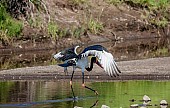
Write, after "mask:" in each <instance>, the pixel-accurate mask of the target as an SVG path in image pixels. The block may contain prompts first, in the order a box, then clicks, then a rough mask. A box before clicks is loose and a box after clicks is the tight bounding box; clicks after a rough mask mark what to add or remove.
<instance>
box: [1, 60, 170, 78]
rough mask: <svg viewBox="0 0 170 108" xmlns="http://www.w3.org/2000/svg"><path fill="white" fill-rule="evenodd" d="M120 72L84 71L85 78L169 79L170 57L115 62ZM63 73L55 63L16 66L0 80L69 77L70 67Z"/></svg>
mask: <svg viewBox="0 0 170 108" xmlns="http://www.w3.org/2000/svg"><path fill="white" fill-rule="evenodd" d="M117 64H118V66H119V68H120V70H121V71H122V74H120V76H119V77H116V78H115V77H113V78H111V77H109V76H108V75H107V74H106V73H105V72H104V71H103V69H101V68H98V67H97V66H95V67H94V69H93V70H92V72H85V78H86V79H91V80H93V79H94V80H96V79H98V80H123V79H125V80H126V79H127V80H129V79H139V80H140V79H149V80H150V79H151V80H154V79H165V80H169V79H170V57H162V58H149V59H143V60H132V61H121V62H117ZM68 72H69V75H65V74H64V72H63V68H61V67H59V66H57V65H50V66H37V67H26V68H16V69H10V70H2V71H0V80H32V79H44V80H51V79H70V75H71V72H72V68H69V69H68ZM74 79H81V70H80V69H77V70H76V72H75V76H74Z"/></svg>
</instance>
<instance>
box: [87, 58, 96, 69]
mask: <svg viewBox="0 0 170 108" xmlns="http://www.w3.org/2000/svg"><path fill="white" fill-rule="evenodd" d="M95 60H96V58H95V57H92V58H91V63H90V67H88V68H86V70H87V71H91V70H92V69H93V63H94V62H95Z"/></svg>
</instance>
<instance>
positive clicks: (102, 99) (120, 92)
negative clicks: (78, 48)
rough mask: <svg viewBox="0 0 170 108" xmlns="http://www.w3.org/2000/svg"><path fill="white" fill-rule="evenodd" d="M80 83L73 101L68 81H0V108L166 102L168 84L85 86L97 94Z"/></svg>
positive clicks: (152, 107)
mask: <svg viewBox="0 0 170 108" xmlns="http://www.w3.org/2000/svg"><path fill="white" fill-rule="evenodd" d="M79 82H80V81H74V82H73V90H74V94H75V96H76V98H75V99H74V98H73V95H72V90H71V88H70V85H69V81H66V80H58V81H56V80H52V81H45V80H44V81H42V80H41V81H37V80H35V81H5V82H4V81H1V82H0V94H1V95H0V108H9V107H12V108H18V107H28V108H74V107H75V106H79V107H83V108H90V107H91V108H92V107H93V108H101V106H102V105H107V106H109V107H110V108H130V106H131V105H134V104H138V105H139V106H142V105H143V101H142V100H143V96H144V95H147V96H149V97H150V99H151V101H150V103H148V108H160V105H159V104H160V101H161V100H163V99H164V100H166V101H167V102H170V97H169V95H170V82H169V81H113V82H87V83H86V84H87V85H88V86H90V87H92V88H94V89H96V90H97V91H98V93H99V95H98V96H96V95H95V94H94V93H93V92H92V91H89V90H87V89H84V88H82V87H81V84H80V83H79ZM167 108H168V107H167Z"/></svg>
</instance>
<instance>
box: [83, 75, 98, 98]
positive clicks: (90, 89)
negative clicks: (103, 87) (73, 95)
mask: <svg viewBox="0 0 170 108" xmlns="http://www.w3.org/2000/svg"><path fill="white" fill-rule="evenodd" d="M82 87H84V88H87V89H89V90H91V91H93V92H94V93H95V94H96V95H98V92H97V91H96V90H94V89H92V88H90V87H87V86H85V84H84V72H82Z"/></svg>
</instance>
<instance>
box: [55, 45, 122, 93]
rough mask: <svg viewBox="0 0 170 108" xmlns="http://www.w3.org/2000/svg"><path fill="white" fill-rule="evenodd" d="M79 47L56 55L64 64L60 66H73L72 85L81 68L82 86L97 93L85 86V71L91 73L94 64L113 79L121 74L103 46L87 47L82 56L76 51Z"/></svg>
mask: <svg viewBox="0 0 170 108" xmlns="http://www.w3.org/2000/svg"><path fill="white" fill-rule="evenodd" d="M78 47H79V46H76V47H74V48H70V49H66V50H64V51H61V52H59V53H57V54H55V55H54V58H55V59H58V60H61V61H63V62H64V64H59V66H62V67H64V68H65V69H67V67H68V66H73V73H72V76H71V81H70V84H72V78H73V74H74V71H75V69H76V68H80V69H81V70H82V86H84V87H85V88H88V89H90V90H92V91H94V92H96V91H95V90H93V89H91V88H89V87H87V86H85V85H84V71H85V70H87V71H91V70H92V69H93V64H94V63H96V64H97V65H98V66H99V67H101V68H103V69H104V71H105V72H106V73H107V74H108V75H109V76H111V77H112V76H115V77H116V76H118V75H119V73H121V72H120V70H119V69H118V67H117V64H116V62H115V61H114V59H113V56H112V54H111V53H109V52H108V51H107V49H106V48H105V47H103V46H101V45H92V46H89V47H86V48H85V49H84V50H83V51H82V52H81V53H80V54H77V52H76V50H77V48H78ZM89 57H90V58H91V59H90V61H89V60H88V58H89ZM89 63H90V67H89Z"/></svg>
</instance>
